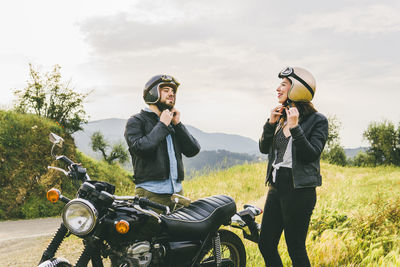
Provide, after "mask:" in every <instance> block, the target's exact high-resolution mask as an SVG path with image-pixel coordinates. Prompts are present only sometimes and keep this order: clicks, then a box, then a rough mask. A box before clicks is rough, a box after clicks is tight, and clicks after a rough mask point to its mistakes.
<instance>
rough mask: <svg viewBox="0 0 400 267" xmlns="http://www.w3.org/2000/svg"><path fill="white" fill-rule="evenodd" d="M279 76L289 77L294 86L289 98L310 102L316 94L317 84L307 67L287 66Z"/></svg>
mask: <svg viewBox="0 0 400 267" xmlns="http://www.w3.org/2000/svg"><path fill="white" fill-rule="evenodd" d="M278 77H279V78H281V79H283V78H288V79H290V81H291V82H292V86H291V87H290V89H289V92H288V98H289V99H290V100H292V101H294V102H310V101H311V100H312V99H313V97H314V94H315V90H316V84H315V78H314V76H313V75H312V74H311V73H310V72H309V71H308V70H306V69H303V68H299V67H293V68H292V67H286V68H284V69H283V70H282V71H281V72H280V73H279V75H278Z"/></svg>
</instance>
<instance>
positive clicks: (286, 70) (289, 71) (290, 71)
mask: <svg viewBox="0 0 400 267" xmlns="http://www.w3.org/2000/svg"><path fill="white" fill-rule="evenodd" d="M293 73H294V72H293V68H292V67H286V68H284V69H283V70H281V72H279V74H278V77H279V78H281V79H282V78H285V77H289V76H291V74H293Z"/></svg>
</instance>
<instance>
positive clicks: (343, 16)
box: [289, 4, 400, 35]
mask: <svg viewBox="0 0 400 267" xmlns="http://www.w3.org/2000/svg"><path fill="white" fill-rule="evenodd" d="M398 13H399V6H398V4H397V6H396V4H395V5H394V6H393V5H383V4H377V5H376V4H375V5H370V6H366V7H365V6H362V5H360V4H357V5H356V6H354V7H350V8H349V7H344V8H343V9H342V10H339V11H334V12H323V13H314V14H313V13H311V14H304V15H301V16H300V17H299V18H298V19H297V20H296V22H295V23H294V24H292V25H291V26H290V27H289V28H290V29H291V30H292V31H295V32H308V31H315V30H321V29H331V30H333V31H334V32H335V33H345V34H368V35H374V34H385V33H397V32H399V31H400V16H399V15H398Z"/></svg>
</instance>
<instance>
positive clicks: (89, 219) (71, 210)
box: [62, 198, 97, 235]
mask: <svg viewBox="0 0 400 267" xmlns="http://www.w3.org/2000/svg"><path fill="white" fill-rule="evenodd" d="M62 217H63V222H64V225H65V227H67V229H68V230H69V231H70V232H71V233H73V234H75V235H86V234H88V233H90V232H91V231H92V230H93V228H94V227H95V226H96V223H97V211H96V209H95V207H94V206H93V205H92V203H90V202H89V201H87V200H84V199H79V198H78V199H74V200H71V201H70V202H68V204H67V205H65V207H64V211H63V215H62Z"/></svg>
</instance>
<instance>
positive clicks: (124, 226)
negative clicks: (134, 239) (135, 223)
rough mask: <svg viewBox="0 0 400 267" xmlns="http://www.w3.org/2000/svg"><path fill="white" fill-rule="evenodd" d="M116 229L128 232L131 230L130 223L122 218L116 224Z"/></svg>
mask: <svg viewBox="0 0 400 267" xmlns="http://www.w3.org/2000/svg"><path fill="white" fill-rule="evenodd" d="M115 230H117V232H118V233H120V234H126V233H127V232H128V231H129V223H128V222H127V221H125V220H120V221H119V222H117V223H116V224H115Z"/></svg>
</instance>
